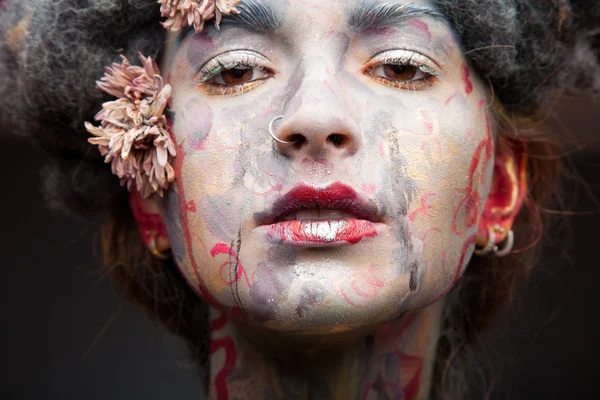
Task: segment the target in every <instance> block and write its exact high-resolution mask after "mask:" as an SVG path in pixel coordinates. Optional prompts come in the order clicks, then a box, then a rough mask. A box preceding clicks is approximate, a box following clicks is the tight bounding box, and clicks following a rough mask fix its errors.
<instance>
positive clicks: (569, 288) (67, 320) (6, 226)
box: [0, 99, 600, 400]
mask: <svg viewBox="0 0 600 400" xmlns="http://www.w3.org/2000/svg"><path fill="white" fill-rule="evenodd" d="M556 109H557V110H558V111H559V113H560V118H553V120H552V121H551V122H552V124H553V126H554V127H555V129H556V130H557V131H558V132H559V133H560V134H561V135H563V136H565V137H569V138H571V139H574V138H576V140H572V141H575V144H574V145H573V144H572V145H571V146H570V147H569V154H570V160H571V161H572V162H573V165H574V167H575V168H576V174H571V178H570V182H568V185H567V186H566V188H565V190H564V193H563V197H564V198H565V199H566V200H567V201H568V202H569V203H570V204H571V208H570V209H571V211H573V212H574V215H565V216H559V217H557V220H560V221H562V223H561V224H560V226H559V227H558V228H556V229H555V230H554V231H552V233H551V234H550V240H549V242H548V246H547V250H546V252H545V255H544V257H543V259H542V261H541V262H540V265H539V267H538V268H537V270H536V272H535V274H534V275H533V277H532V279H531V281H530V282H529V284H528V286H527V287H526V288H524V289H523V290H522V291H521V292H520V294H519V296H518V299H517V301H516V302H515V304H513V305H512V306H511V307H510V308H508V309H507V310H505V311H504V313H503V315H502V316H501V317H500V318H499V319H498V322H497V326H496V329H495V330H494V333H493V334H491V335H489V336H488V337H487V338H486V340H485V342H484V345H485V348H486V349H487V350H486V351H485V352H481V355H480V357H479V358H480V360H481V361H480V367H481V370H482V371H485V370H489V368H488V367H489V366H490V365H493V371H494V373H493V380H492V386H493V389H494V390H493V392H492V394H491V396H490V398H491V399H494V400H496V399H600V381H599V380H600V369H599V367H598V363H599V361H600V360H599V357H600V341H599V340H598V338H600V313H599V307H598V306H599V305H600V300H599V297H600V270H599V268H598V267H599V262H598V257H599V254H600V243H599V242H598V241H599V238H600V235H599V232H600V214H598V211H600V204H599V203H598V201H597V198H599V197H600V190H599V187H598V185H600V142H597V141H595V140H594V136H595V135H596V131H597V126H598V121H599V119H598V114H599V113H598V111H599V110H600V106H599V104H597V103H594V101H592V100H589V99H585V100H581V99H580V100H579V101H573V100H569V101H566V102H563V103H561V104H558V105H557V106H556ZM45 157H46V156H45V155H44V154H43V153H41V152H40V151H39V150H36V149H34V148H32V147H30V146H28V145H27V144H25V143H24V142H22V141H15V140H14V139H10V138H9V137H8V135H6V134H2V135H0V171H1V172H0V177H1V179H0V182H1V185H2V195H1V197H0V205H1V207H0V210H1V211H2V219H3V223H2V229H1V230H0V260H1V264H0V266H1V268H2V271H3V274H2V278H3V279H2V290H1V291H0V307H1V308H0V311H1V315H2V322H1V324H2V325H1V329H0V335H1V336H0V343H2V360H3V364H4V372H2V374H0V399H64V400H71V399H114V400H118V399H199V398H201V396H200V395H199V393H200V392H201V390H202V389H201V386H200V383H199V381H198V379H197V377H196V371H195V369H194V366H193V365H192V364H191V363H190V362H189V360H188V358H187V354H186V350H185V347H184V345H183V344H182V342H180V341H179V340H178V339H176V338H174V337H172V336H170V335H169V334H168V333H166V332H165V331H164V330H163V329H162V328H160V327H158V326H157V325H155V324H154V323H153V322H152V321H150V320H149V319H148V318H146V317H145V316H143V315H142V314H141V312H140V311H138V309H137V308H135V307H133V306H131V305H129V304H127V303H126V302H125V301H123V300H122V299H121V298H120V297H119V296H118V294H116V293H115V292H114V291H113V289H112V287H111V284H110V282H109V280H108V279H107V277H106V276H104V274H103V273H102V271H101V269H100V266H99V265H100V264H99V261H98V260H99V255H98V254H96V252H95V251H94V249H97V248H98V234H97V232H98V228H99V224H98V221H73V220H71V219H66V218H65V217H63V216H61V215H57V214H53V213H51V212H50V211H49V210H48V209H46V208H45V206H44V201H43V198H42V196H41V194H40V190H39V186H40V177H39V176H40V175H39V172H40V168H41V167H42V165H43V162H44V159H45ZM470 380H471V381H472V382H473V383H472V385H471V387H472V392H473V393H474V394H473V396H472V398H473V399H483V398H485V396H484V394H482V392H481V388H482V387H483V386H482V385H481V384H480V383H479V381H480V379H479V370H478V369H477V368H476V369H474V370H473V371H472V372H471V373H470ZM485 388H487V387H485Z"/></svg>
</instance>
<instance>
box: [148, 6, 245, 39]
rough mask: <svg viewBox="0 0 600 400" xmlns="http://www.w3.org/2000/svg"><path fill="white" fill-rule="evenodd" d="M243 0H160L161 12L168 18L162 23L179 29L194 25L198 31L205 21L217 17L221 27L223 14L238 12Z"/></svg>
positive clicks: (216, 24) (172, 28) (217, 24)
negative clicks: (238, 6)
mask: <svg viewBox="0 0 600 400" xmlns="http://www.w3.org/2000/svg"><path fill="white" fill-rule="evenodd" d="M240 1H241V0H196V1H194V0H158V4H160V12H161V14H162V16H163V17H165V18H167V20H166V21H165V22H163V23H162V25H163V26H164V27H165V28H167V29H169V30H171V31H179V30H180V29H182V28H184V27H186V26H193V27H194V30H195V31H196V32H200V31H202V29H203V28H204V22H205V21H208V20H209V19H212V18H214V19H215V26H216V27H217V28H219V24H220V23H221V18H222V17H223V15H230V14H238V13H239V11H238V10H237V9H236V8H235V6H237V5H238V4H239V3H240Z"/></svg>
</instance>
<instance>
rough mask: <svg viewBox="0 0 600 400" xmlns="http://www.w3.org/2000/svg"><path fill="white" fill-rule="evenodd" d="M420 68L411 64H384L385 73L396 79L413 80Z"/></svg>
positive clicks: (389, 77)
mask: <svg viewBox="0 0 600 400" xmlns="http://www.w3.org/2000/svg"><path fill="white" fill-rule="evenodd" d="M418 71H419V70H418V69H417V68H415V67H412V66H410V65H400V64H384V65H383V74H384V75H385V77H386V78H388V79H391V80H394V81H411V80H413V79H414V78H415V76H416V75H417V72H418Z"/></svg>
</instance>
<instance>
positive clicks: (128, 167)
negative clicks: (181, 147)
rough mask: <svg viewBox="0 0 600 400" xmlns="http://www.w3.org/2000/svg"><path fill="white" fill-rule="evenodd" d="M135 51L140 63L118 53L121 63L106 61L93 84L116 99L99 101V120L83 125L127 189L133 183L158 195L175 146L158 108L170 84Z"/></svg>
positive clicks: (169, 175)
mask: <svg viewBox="0 0 600 400" xmlns="http://www.w3.org/2000/svg"><path fill="white" fill-rule="evenodd" d="M139 56H140V59H141V61H142V66H141V67H139V66H134V65H130V64H129V60H127V58H126V57H124V56H121V58H122V63H121V64H117V63H113V64H112V65H111V66H110V67H106V72H105V74H104V77H102V79H101V80H100V81H98V82H97V83H96V84H97V86H98V88H99V89H101V90H103V91H105V92H107V93H109V94H111V95H113V96H115V97H117V98H118V99H117V100H115V101H109V102H106V103H104V104H103V105H102V110H101V111H100V112H99V113H98V114H96V116H95V119H96V120H97V121H100V126H94V125H92V124H91V123H89V122H86V123H85V127H86V129H87V130H88V132H89V133H91V134H92V135H94V137H92V138H90V139H88V141H89V142H90V143H92V144H95V145H98V147H99V149H100V153H101V154H102V155H103V156H105V162H106V163H111V167H112V172H113V173H114V174H115V175H117V176H118V177H119V178H121V184H122V185H125V184H127V188H128V189H129V190H131V189H132V188H133V186H134V185H135V187H136V189H137V190H138V191H139V192H140V193H141V194H142V197H144V198H148V197H149V196H151V195H152V194H154V193H158V194H159V195H160V196H162V195H163V194H164V191H165V190H166V189H168V187H169V184H170V183H171V182H172V181H173V180H174V179H175V171H174V170H173V167H172V166H171V161H172V159H173V157H175V155H176V150H175V144H174V143H173V140H172V139H171V136H170V134H169V131H168V130H167V120H166V117H165V114H164V112H165V108H166V106H167V102H168V100H169V97H170V95H171V85H169V84H167V85H164V84H163V79H162V77H161V76H160V73H159V71H158V66H157V65H156V63H155V62H154V61H153V60H152V58H150V57H148V58H145V57H144V56H143V55H142V54H141V53H140V55H139Z"/></svg>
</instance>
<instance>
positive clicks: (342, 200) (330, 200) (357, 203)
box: [261, 182, 381, 225]
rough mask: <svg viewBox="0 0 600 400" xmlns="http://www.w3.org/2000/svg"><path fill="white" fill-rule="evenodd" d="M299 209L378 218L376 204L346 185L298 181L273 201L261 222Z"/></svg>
mask: <svg viewBox="0 0 600 400" xmlns="http://www.w3.org/2000/svg"><path fill="white" fill-rule="evenodd" d="M302 210H340V211H343V212H346V213H348V214H352V215H353V216H355V217H356V218H357V219H364V220H368V221H371V222H379V221H381V217H380V215H379V213H378V209H377V207H376V206H375V205H374V204H372V203H370V202H368V201H366V200H365V199H364V198H362V197H361V196H359V194H358V193H357V192H356V191H355V190H354V189H352V188H351V187H350V186H348V185H345V184H343V183H340V182H336V183H332V184H330V185H328V186H326V187H323V188H320V187H314V186H308V185H306V184H303V183H301V184H299V185H297V186H296V187H294V188H293V189H292V190H290V191H289V192H287V193H286V194H285V195H283V196H282V197H281V198H279V199H278V200H277V201H275V203H274V204H273V207H272V208H271V210H270V212H269V213H268V215H266V216H264V217H265V218H264V219H263V221H261V222H262V223H261V225H262V224H264V225H270V224H273V223H276V222H280V221H282V219H283V217H285V216H286V215H289V214H292V213H297V212H298V211H302Z"/></svg>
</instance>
